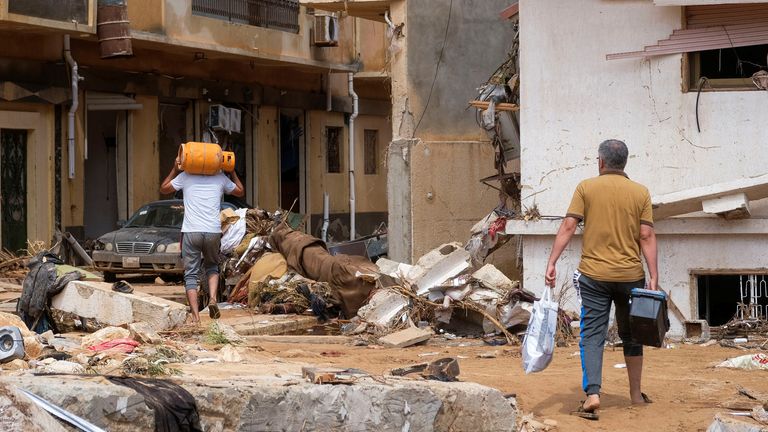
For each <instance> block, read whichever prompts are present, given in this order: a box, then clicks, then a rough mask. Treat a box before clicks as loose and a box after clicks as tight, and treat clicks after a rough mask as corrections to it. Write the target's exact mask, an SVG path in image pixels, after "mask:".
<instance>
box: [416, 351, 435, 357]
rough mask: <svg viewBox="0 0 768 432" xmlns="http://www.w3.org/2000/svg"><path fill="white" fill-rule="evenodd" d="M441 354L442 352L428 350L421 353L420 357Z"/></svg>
mask: <svg viewBox="0 0 768 432" xmlns="http://www.w3.org/2000/svg"><path fill="white" fill-rule="evenodd" d="M439 354H440V353H439V352H426V353H421V354H419V357H432V356H436V355H439Z"/></svg>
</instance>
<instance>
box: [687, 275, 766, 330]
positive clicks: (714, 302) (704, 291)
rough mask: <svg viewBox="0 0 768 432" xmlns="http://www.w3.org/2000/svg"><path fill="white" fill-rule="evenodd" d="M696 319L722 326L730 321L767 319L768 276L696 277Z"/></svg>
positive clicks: (711, 324)
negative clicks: (697, 317)
mask: <svg viewBox="0 0 768 432" xmlns="http://www.w3.org/2000/svg"><path fill="white" fill-rule="evenodd" d="M696 284H697V288H698V300H699V301H698V306H699V319H704V320H706V321H707V323H708V324H709V325H710V326H721V325H723V324H725V323H727V322H728V321H730V320H731V318H733V317H738V318H740V319H744V318H750V317H751V318H756V319H762V320H764V319H766V318H768V275H764V274H706V275H696Z"/></svg>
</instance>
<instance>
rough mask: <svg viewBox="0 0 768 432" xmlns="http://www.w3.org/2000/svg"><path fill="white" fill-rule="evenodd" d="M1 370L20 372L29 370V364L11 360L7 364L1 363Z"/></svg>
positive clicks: (19, 360)
mask: <svg viewBox="0 0 768 432" xmlns="http://www.w3.org/2000/svg"><path fill="white" fill-rule="evenodd" d="M2 369H3V370H22V369H29V363H27V362H25V361H24V360H22V359H16V360H11V361H9V362H8V363H3V365H2Z"/></svg>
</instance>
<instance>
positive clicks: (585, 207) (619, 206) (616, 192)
mask: <svg viewBox="0 0 768 432" xmlns="http://www.w3.org/2000/svg"><path fill="white" fill-rule="evenodd" d="M566 216H571V217H574V218H577V219H579V220H583V221H584V237H583V244H582V248H581V263H580V264H579V271H580V272H581V273H582V274H585V275H587V276H588V277H590V278H592V279H595V280H599V281H604V282H634V281H637V280H640V279H643V278H644V277H645V273H644V272H643V263H642V261H640V224H645V225H650V226H653V209H652V208H651V196H650V194H649V193H648V189H646V188H645V186H643V185H641V184H639V183H635V182H633V181H632V180H630V179H629V178H628V177H627V175H626V174H624V173H623V172H621V171H616V172H608V173H604V174H601V175H600V176H599V177H593V178H590V179H587V180H584V181H582V182H581V183H579V185H578V186H577V187H576V191H575V192H574V193H573V199H572V200H571V205H570V206H569V207H568V213H567V214H566Z"/></svg>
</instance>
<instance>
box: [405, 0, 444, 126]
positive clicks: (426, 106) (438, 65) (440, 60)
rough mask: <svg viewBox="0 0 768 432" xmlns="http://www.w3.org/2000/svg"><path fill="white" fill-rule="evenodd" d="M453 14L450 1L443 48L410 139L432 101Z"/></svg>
mask: <svg viewBox="0 0 768 432" xmlns="http://www.w3.org/2000/svg"><path fill="white" fill-rule="evenodd" d="M452 12H453V0H451V3H450V4H449V5H448V20H447V22H446V23H445V34H444V35H443V46H442V47H441V48H440V55H439V56H438V57H437V64H436V65H435V76H434V77H432V85H431V86H430V87H429V95H428V96H427V103H425V104H424V109H423V110H422V111H421V115H420V116H419V121H418V122H416V127H414V128H413V135H411V138H415V137H416V131H417V130H418V129H419V125H421V121H422V120H423V119H424V114H426V113H427V108H429V102H430V101H431V100H432V91H433V90H434V89H435V82H437V74H438V72H440V63H441V62H442V61H443V52H444V51H445V43H446V41H447V40H448V29H449V28H450V27H451V14H452Z"/></svg>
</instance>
